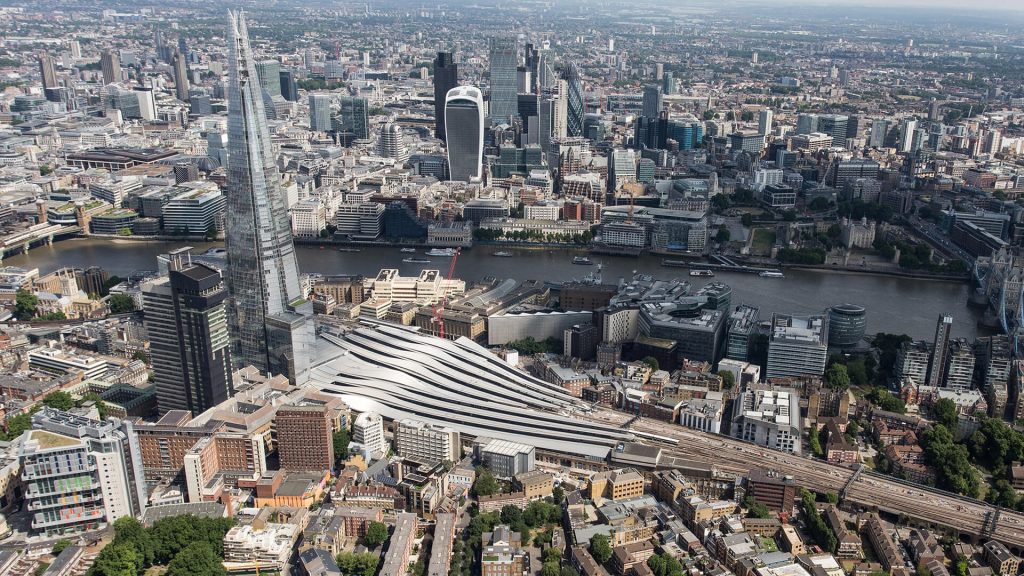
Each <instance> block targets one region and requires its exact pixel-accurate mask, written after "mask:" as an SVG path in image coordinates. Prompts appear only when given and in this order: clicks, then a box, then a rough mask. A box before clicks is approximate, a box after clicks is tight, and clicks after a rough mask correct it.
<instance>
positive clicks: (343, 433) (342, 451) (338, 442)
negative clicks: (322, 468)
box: [332, 428, 352, 468]
mask: <svg viewBox="0 0 1024 576" xmlns="http://www.w3.org/2000/svg"><path fill="white" fill-rule="evenodd" d="M332 441H333V444H334V465H335V467H337V468H341V463H342V462H344V461H345V459H346V458H348V444H349V442H351V441H352V439H351V437H350V436H349V433H348V430H346V429H345V428H342V429H341V430H338V431H337V432H335V433H334V436H333V438H332Z"/></svg>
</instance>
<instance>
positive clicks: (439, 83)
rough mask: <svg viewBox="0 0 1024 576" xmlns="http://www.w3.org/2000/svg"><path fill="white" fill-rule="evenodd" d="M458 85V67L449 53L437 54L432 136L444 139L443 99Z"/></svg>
mask: <svg viewBox="0 0 1024 576" xmlns="http://www.w3.org/2000/svg"><path fill="white" fill-rule="evenodd" d="M458 85H459V65H458V64H456V63H455V61H454V60H453V59H452V53H451V52H438V53H437V58H435V59H434V136H437V137H438V138H440V139H441V140H444V139H445V131H444V99H445V97H446V96H447V95H448V91H449V90H451V89H452V88H455V87H456V86H458Z"/></svg>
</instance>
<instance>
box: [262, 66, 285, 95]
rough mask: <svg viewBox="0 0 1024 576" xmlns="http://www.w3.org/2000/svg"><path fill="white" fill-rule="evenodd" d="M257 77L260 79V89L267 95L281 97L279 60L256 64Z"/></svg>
mask: <svg viewBox="0 0 1024 576" xmlns="http://www.w3.org/2000/svg"><path fill="white" fill-rule="evenodd" d="M256 75H257V76H259V78H260V87H261V88H263V89H264V90H266V91H267V94H270V96H271V97H273V96H281V63H280V62H278V61H277V60H260V61H259V62H257V63H256Z"/></svg>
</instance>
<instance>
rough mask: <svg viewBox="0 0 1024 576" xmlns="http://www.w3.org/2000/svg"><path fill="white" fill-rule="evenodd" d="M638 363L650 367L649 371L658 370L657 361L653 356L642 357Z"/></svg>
mask: <svg viewBox="0 0 1024 576" xmlns="http://www.w3.org/2000/svg"><path fill="white" fill-rule="evenodd" d="M640 361H641V362H643V363H644V364H647V365H648V366H650V368H651V370H658V366H659V365H658V359H657V358H655V357H654V356H644V357H643V358H641V359H640Z"/></svg>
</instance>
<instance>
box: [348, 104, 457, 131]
mask: <svg viewBox="0 0 1024 576" xmlns="http://www.w3.org/2000/svg"><path fill="white" fill-rule="evenodd" d="M441 101H442V102H444V96H442V97H441ZM443 107H444V106H443V104H442V108H443ZM340 117H341V128H342V131H344V132H351V133H352V137H353V138H357V139H360V140H365V139H367V138H369V137H370V105H369V103H368V102H367V100H366V98H360V97H358V96H342V97H341V114H340Z"/></svg>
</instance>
